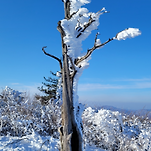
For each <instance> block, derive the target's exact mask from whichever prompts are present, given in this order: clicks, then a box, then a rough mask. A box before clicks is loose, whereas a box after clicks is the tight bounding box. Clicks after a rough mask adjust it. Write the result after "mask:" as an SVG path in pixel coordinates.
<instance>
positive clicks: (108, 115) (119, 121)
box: [82, 107, 151, 151]
mask: <svg viewBox="0 0 151 151" xmlns="http://www.w3.org/2000/svg"><path fill="white" fill-rule="evenodd" d="M82 118H83V127H84V130H83V134H84V138H83V139H84V142H85V144H87V143H88V144H90V145H96V146H98V147H100V148H102V149H106V150H109V151H150V150H151V120H149V119H148V118H147V117H146V118H144V117H142V118H140V117H138V116H135V115H133V116H129V115H126V114H125V115H123V116H122V114H121V113H119V112H118V111H110V110H106V109H101V110H98V111H97V112H96V111H95V110H94V109H92V108H91V107H89V108H87V109H85V111H84V113H83V116H82ZM142 119H143V120H142Z"/></svg>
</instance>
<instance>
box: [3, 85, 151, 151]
mask: <svg viewBox="0 0 151 151" xmlns="http://www.w3.org/2000/svg"><path fill="white" fill-rule="evenodd" d="M118 110H119V109H115V108H112V110H111V109H110V108H109V107H102V108H98V109H93V108H91V107H87V108H85V110H84V112H83V114H82V120H83V147H84V150H85V151H103V150H108V151H113V150H115V151H151V118H149V116H148V115H149V114H150V113H149V112H148V113H147V114H143V115H138V114H136V115H135V113H134V112H133V113H132V114H129V112H128V114H126V113H127V112H125V113H123V112H122V113H120V111H118ZM60 123H61V112H60V105H59V103H58V102H52V101H50V102H49V104H48V105H47V106H42V105H41V104H40V101H38V100H33V101H31V100H30V99H29V98H28V97H26V94H25V93H22V92H18V91H15V90H12V89H10V88H9V87H6V89H5V90H4V91H3V92H2V94H1V95H0V151H19V150H20V151H39V150H43V151H44V150H51V151H58V150H59V146H60V145H59V144H60V142H59V134H58V130H57V129H58V127H59V126H60Z"/></svg>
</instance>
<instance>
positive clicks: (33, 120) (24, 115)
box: [0, 87, 61, 138]
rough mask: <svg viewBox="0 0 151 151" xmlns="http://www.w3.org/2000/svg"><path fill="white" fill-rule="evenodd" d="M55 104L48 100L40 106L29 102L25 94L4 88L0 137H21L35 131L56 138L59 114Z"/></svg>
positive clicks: (36, 102) (37, 102)
mask: <svg viewBox="0 0 151 151" xmlns="http://www.w3.org/2000/svg"><path fill="white" fill-rule="evenodd" d="M57 103H58V102H53V101H51V100H50V101H49V104H48V105H47V106H42V105H41V103H40V101H38V100H33V101H31V100H29V98H27V97H26V93H22V92H18V91H15V90H12V89H11V88H9V87H6V88H5V90H3V92H2V94H1V99H0V104H1V106H0V115H1V116H0V124H1V125H0V135H1V136H5V135H8V134H9V135H11V136H20V137H21V136H25V135H28V134H31V133H32V131H35V132H38V133H39V134H40V135H51V136H54V137H56V138H58V137H59V134H58V132H57V129H58V127H59V126H60V123H61V112H60V106H59V105H57Z"/></svg>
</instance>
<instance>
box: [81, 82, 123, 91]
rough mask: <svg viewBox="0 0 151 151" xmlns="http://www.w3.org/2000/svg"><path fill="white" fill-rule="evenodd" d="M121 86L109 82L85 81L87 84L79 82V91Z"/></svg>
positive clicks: (121, 87) (119, 87)
mask: <svg viewBox="0 0 151 151" xmlns="http://www.w3.org/2000/svg"><path fill="white" fill-rule="evenodd" d="M123 88H124V87H123V86H120V85H118V86H116V85H110V84H104V85H103V84H99V83H95V84H94V83H87V84H79V87H78V90H79V91H89V90H98V89H123Z"/></svg>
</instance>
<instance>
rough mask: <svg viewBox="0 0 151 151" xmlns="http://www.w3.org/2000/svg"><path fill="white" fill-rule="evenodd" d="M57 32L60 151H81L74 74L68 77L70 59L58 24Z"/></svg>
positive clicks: (61, 29) (62, 32)
mask: <svg viewBox="0 0 151 151" xmlns="http://www.w3.org/2000/svg"><path fill="white" fill-rule="evenodd" d="M57 29H58V31H59V32H60V34H61V39H62V54H63V68H62V82H63V92H62V93H63V96H62V97H63V105H62V127H60V128H59V132H60V141H61V151H82V136H81V133H80V130H79V128H78V125H77V123H76V121H75V115H74V106H73V78H74V76H75V73H76V71H74V74H72V75H70V71H69V64H68V63H69V61H70V59H71V58H69V56H68V55H67V51H68V50H67V46H66V44H65V43H64V41H63V37H64V36H65V33H64V31H63V28H62V26H61V22H58V28H57Z"/></svg>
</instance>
